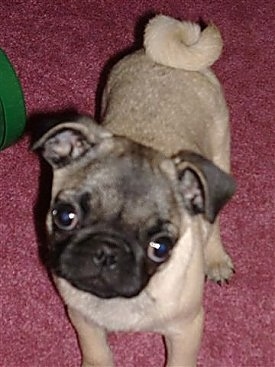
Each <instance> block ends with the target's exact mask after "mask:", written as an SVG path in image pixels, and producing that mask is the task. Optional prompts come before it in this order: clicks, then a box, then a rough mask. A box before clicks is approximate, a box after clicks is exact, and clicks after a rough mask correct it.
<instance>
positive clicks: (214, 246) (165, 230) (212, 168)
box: [35, 16, 235, 367]
mask: <svg viewBox="0 0 275 367" xmlns="http://www.w3.org/2000/svg"><path fill="white" fill-rule="evenodd" d="M221 49H222V40H221V36H220V33H219V31H218V30H217V28H216V27H215V26H213V25H209V26H208V27H206V28H205V29H204V30H203V31H201V29H200V27H199V26H198V25H197V24H194V23H189V22H180V21H177V20H174V19H172V18H169V17H166V16H156V17H155V18H153V19H152V20H151V21H150V22H149V24H148V25H147V27H146V30H145V37H144V49H141V50H139V51H137V52H135V53H133V54H131V55H129V56H127V57H125V58H123V59H122V60H121V61H120V62H119V63H118V64H117V65H116V66H115V67H114V68H113V70H112V72H111V74H110V76H109V80H108V82H107V86H106V88H105V92H104V96H103V106H102V124H101V126H99V125H97V124H96V123H95V122H94V121H93V120H92V119H91V118H89V117H86V116H80V117H79V118H76V119H67V120H66V121H62V122H61V123H60V124H58V125H57V126H54V127H52V128H51V129H50V130H49V131H47V132H46V133H45V134H44V135H43V136H42V137H41V138H40V139H39V140H38V141H37V142H36V144H35V148H40V149H41V150H42V154H43V156H44V157H45V159H46V160H47V161H48V162H49V163H50V164H51V165H52V167H53V186H52V199H51V208H50V211H49V213H48V216H47V229H48V233H49V239H48V245H49V264H48V265H49V268H50V270H51V272H52V274H53V279H54V281H55V284H56V286H57V289H58V291H59V292H60V295H61V297H62V298H63V300H64V302H65V304H66V305H67V307H68V314H69V316H70V319H71V321H72V323H73V325H74V326H75V329H76V331H77V333H78V337H79V343H80V347H81V350H82V355H83V363H82V366H85V367H91V366H112V365H113V361H112V355H111V353H110V350H109V347H108V345H107V341H106V332H108V331H118V330H127V331H128V330H131V331H153V332H158V333H161V334H163V335H164V337H165V341H166V346H167V366H188V367H189V366H195V365H196V359H197V354H198V349H199V345H200V340H201V332H202V327H203V306H202V295H203V284H204V278H205V274H206V275H207V277H208V278H210V279H213V280H214V281H216V282H223V281H225V280H227V279H229V278H230V277H231V275H232V272H233V265H232V262H231V260H230V257H229V256H228V255H227V254H226V252H225V251H224V249H223V245H222V243H221V239H220V234H219V225H218V219H217V214H218V212H219V211H220V209H221V208H222V207H223V205H224V204H225V203H226V202H227V201H228V200H229V199H230V197H231V196H232V194H233V192H234V189H235V185H234V181H233V179H232V178H231V176H230V175H229V170H230V167H229V150H230V147H229V145H230V137H229V128H228V111H227V107H226V103H225V101H224V97H223V93H222V90H221V87H220V85H219V82H218V80H217V79H216V77H215V75H214V74H213V72H212V71H211V70H210V69H209V67H210V66H211V65H212V64H213V62H214V61H215V60H216V59H217V58H218V57H219V55H220V53H221Z"/></svg>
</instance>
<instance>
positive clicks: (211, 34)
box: [144, 15, 223, 71]
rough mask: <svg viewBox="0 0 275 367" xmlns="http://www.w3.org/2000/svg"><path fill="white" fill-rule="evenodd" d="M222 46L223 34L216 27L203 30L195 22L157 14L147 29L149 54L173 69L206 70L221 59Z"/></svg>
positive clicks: (212, 26) (145, 37) (147, 49)
mask: <svg viewBox="0 0 275 367" xmlns="http://www.w3.org/2000/svg"><path fill="white" fill-rule="evenodd" d="M222 46H223V42H222V38H221V34H220V32H219V30H218V28H217V27H215V26H214V25H213V24H210V25H208V26H207V27H206V28H205V29H204V30H203V31H201V28H200V26H199V25H198V24H196V23H191V22H185V21H183V22H181V21H179V20H176V19H173V18H170V17H167V16H164V15H157V16H156V17H154V18H153V19H151V21H150V22H149V23H148V24H147V26H146V28H145V34H144V48H145V51H146V54H147V55H148V56H149V57H150V58H151V59H152V60H153V61H155V62H157V63H159V64H163V65H166V66H170V67H174V68H179V69H185V70H190V71H198V70H202V69H205V68H207V67H209V66H211V65H212V64H213V63H214V62H215V61H216V60H217V59H218V58H219V56H220V54H221V52H222Z"/></svg>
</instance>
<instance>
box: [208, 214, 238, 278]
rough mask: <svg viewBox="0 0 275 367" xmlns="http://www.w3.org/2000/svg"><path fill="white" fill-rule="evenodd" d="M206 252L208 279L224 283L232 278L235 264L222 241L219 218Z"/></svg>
mask: <svg viewBox="0 0 275 367" xmlns="http://www.w3.org/2000/svg"><path fill="white" fill-rule="evenodd" d="M204 254H205V267H206V269H205V273H206V276H207V278H208V279H211V280H213V281H215V282H217V283H223V282H224V281H227V280H228V279H230V278H231V276H232V274H233V273H234V266H233V263H232V260H231V258H230V256H229V255H228V254H227V253H226V251H225V249H224V247H223V244H222V241H221V236H220V228H219V218H217V219H216V221H215V223H214V224H213V227H212V231H211V235H210V237H209V239H208V241H207V244H206V247H205V249H204Z"/></svg>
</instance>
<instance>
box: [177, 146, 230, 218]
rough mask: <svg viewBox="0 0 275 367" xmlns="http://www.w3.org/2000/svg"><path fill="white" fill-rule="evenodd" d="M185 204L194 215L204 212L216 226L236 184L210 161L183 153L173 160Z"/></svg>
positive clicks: (192, 154) (189, 153) (190, 153)
mask: <svg viewBox="0 0 275 367" xmlns="http://www.w3.org/2000/svg"><path fill="white" fill-rule="evenodd" d="M173 160H174V163H175V165H176V168H177V172H178V179H179V184H180V191H181V194H182V197H183V201H184V205H185V207H186V209H187V210H188V211H189V212H190V213H191V214H193V215H194V214H198V213H203V214H204V216H205V218H206V219H207V220H208V221H209V222H211V223H213V222H214V220H215V218H216V216H217V214H218V212H219V211H220V210H221V209H222V207H223V206H224V205H225V204H226V203H227V201H228V200H229V199H230V198H231V197H232V195H233V194H234V192H235V187H236V185H235V181H234V179H233V178H232V177H231V176H230V175H229V174H228V173H226V172H224V171H222V170H221V169H220V168H219V167H217V166H216V165H215V164H214V163H212V162H211V161H210V160H208V159H206V158H204V157H202V156H201V155H199V154H196V153H192V152H188V151H182V152H180V153H179V154H178V155H177V156H175V157H173Z"/></svg>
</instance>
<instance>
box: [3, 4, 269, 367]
mask: <svg viewBox="0 0 275 367" xmlns="http://www.w3.org/2000/svg"><path fill="white" fill-rule="evenodd" d="M159 12H162V13H165V14H167V15H171V16H174V17H177V18H184V19H191V20H200V19H203V20H204V21H206V22H207V21H209V20H211V21H213V22H215V23H216V24H217V25H218V26H219V27H220V29H221V32H222V34H223V38H224V45H225V46H224V52H223V55H222V58H221V59H220V60H219V61H218V62H217V63H216V65H215V67H214V69H215V71H216V72H217V74H218V76H219V78H220V80H221V81H222V83H223V85H224V90H225V95H226V98H227V101H228V104H229V106H230V111H231V127H232V171H233V174H234V176H235V177H236V179H237V182H238V191H237V193H236V195H235V196H234V199H233V200H232V201H231V203H230V204H229V205H228V206H227V207H226V208H225V209H224V211H223V213H222V219H221V221H222V226H223V230H222V235H223V238H224V242H225V243H226V247H227V249H228V251H229V252H230V254H231V255H232V258H233V259H234V262H235V266H236V275H235V276H234V278H233V279H232V281H231V282H230V284H229V285H227V286H223V287H219V286H217V285H214V284H211V283H208V284H206V291H205V297H204V303H205V310H206V321H205V333H204V338H203V343H202V348H201V352H200V355H199V361H198V365H199V366H204V367H239V366H240V367H241V366H242V367H261V366H263V367H272V366H274V365H275V346H274V341H275V335H274V332H275V310H274V302H275V301H274V297H275V289H274V284H275V280H274V265H275V262H274V245H275V227H274V223H275V218H274V206H275V205H274V204H275V203H274V183H275V167H274V152H275V124H274V116H275V106H274V101H275V98H274V97H275V96H274V90H275V85H274V34H275V29H274V1H273V0H266V1H259V0H251V1H242V0H239V1H232V0H216V1H212V0H198V1H191V0H187V1H182V0H165V1H164V0H152V1H149V0H133V1H121V0H117V1H114V0H105V1H103V0H102V1H95V0H90V1H89V0H83V1H78V0H56V1H35V0H32V1H30V0H25V1H20V0H18V1H10V0H2V1H1V2H0V14H1V23H0V47H1V48H2V49H4V50H5V52H6V53H7V55H8V56H9V58H10V60H11V61H12V63H13V64H14V66H15V69H16V71H17V73H18V75H19V77H20V79H21V82H22V86H23V89H24V93H25V98H26V105H27V112H28V116H30V117H31V116H32V115H33V114H35V113H37V112H47V111H55V110H60V109H63V108H76V109H77V110H79V111H82V112H87V113H92V114H94V113H95V111H96V104H97V103H98V95H99V92H98V90H100V88H99V89H98V84H99V82H100V80H102V77H101V73H102V70H104V69H106V62H107V61H108V60H110V58H112V57H113V56H114V55H116V54H117V53H118V52H120V51H122V50H125V49H126V48H127V47H129V46H131V45H132V44H133V43H134V42H135V40H136V39H137V38H140V29H141V28H142V24H143V19H146V17H148V15H149V14H152V13H159ZM272 22H273V26H272ZM272 37H273V40H272ZM272 41H273V42H272ZM272 63H273V66H272ZM0 72H1V71H0ZM36 123H39V122H36ZM32 128H33V126H31V124H30V129H32ZM29 145H30V137H29V134H26V135H25V136H24V137H23V138H22V139H21V140H20V141H19V142H18V143H17V144H16V145H13V146H12V147H10V148H8V149H6V150H4V151H2V152H0V175H1V178H0V213H1V214H0V215H1V217H0V233H1V236H0V242H1V277H0V281H1V326H0V333H1V345H0V356H1V357H0V365H1V366H2V367H64V366H66V367H73V366H74V367H75V366H79V363H80V353H79V350H78V347H77V341H76V336H75V333H74V330H73V329H72V327H71V325H70V323H69V322H68V320H67V318H66V315H65V312H64V307H63V305H62V302H61V301H60V299H59V297H58V295H57V294H56V292H55V290H54V288H53V286H52V284H51V283H50V280H49V279H48V276H47V273H46V271H45V269H44V268H43V266H42V265H41V263H40V260H39V255H38V242H39V239H40V238H41V236H42V234H43V233H42V232H41V228H43V225H42V223H41V221H42V215H37V213H38V212H39V210H40V211H41V212H43V209H37V207H38V206H37V199H38V190H39V186H40V185H41V181H43V180H41V179H40V165H39V161H38V158H37V157H36V156H35V155H34V154H33V153H32V152H31V151H30V149H29ZM43 182H44V181H43ZM40 204H41V203H40ZM44 205H46V204H44ZM42 206H43V203H42ZM35 218H37V219H35ZM109 340H110V344H111V347H112V350H113V351H114V353H115V360H116V363H117V366H120V367H153V366H154V367H160V366H162V365H163V362H164V346H163V343H162V339H161V338H160V336H158V335H154V334H132V333H128V334H120V333H113V334H111V335H110V339H109Z"/></svg>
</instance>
